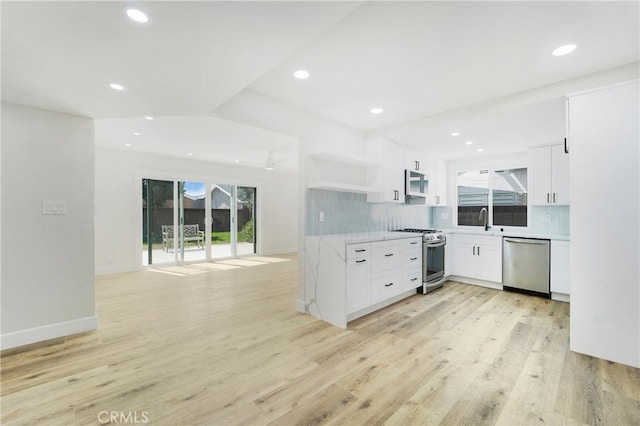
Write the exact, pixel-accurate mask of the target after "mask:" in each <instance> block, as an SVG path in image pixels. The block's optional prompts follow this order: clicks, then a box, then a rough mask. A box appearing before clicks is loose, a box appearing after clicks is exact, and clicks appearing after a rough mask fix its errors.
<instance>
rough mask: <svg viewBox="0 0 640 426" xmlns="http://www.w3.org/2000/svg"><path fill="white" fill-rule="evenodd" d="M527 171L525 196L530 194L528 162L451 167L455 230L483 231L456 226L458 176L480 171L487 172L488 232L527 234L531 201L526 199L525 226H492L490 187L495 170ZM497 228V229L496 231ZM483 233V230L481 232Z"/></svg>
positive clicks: (491, 193)
mask: <svg viewBox="0 0 640 426" xmlns="http://www.w3.org/2000/svg"><path fill="white" fill-rule="evenodd" d="M523 168H524V169H527V182H528V185H527V186H528V188H527V194H529V193H530V187H531V184H530V183H531V167H530V165H529V163H528V161H526V160H523V159H520V160H512V161H504V160H502V161H493V162H491V163H490V164H486V163H485V164H481V163H469V164H458V165H455V166H454V167H453V170H452V171H453V174H452V175H453V178H454V182H453V196H454V197H453V203H452V204H453V225H454V227H456V228H459V229H464V230H483V229H482V226H474V225H460V224H458V175H459V174H460V173H464V172H473V171H480V170H487V171H488V190H489V197H488V209H487V210H488V222H487V223H488V225H489V227H490V228H489V231H488V232H491V231H493V232H498V231H500V232H520V233H522V232H523V231H524V232H528V231H529V230H530V227H531V200H530V197H527V226H506V225H494V224H493V207H494V206H493V190H494V188H493V185H492V179H491V177H492V174H493V173H495V171H496V170H507V169H523ZM496 227H497V229H496ZM483 232H484V230H483Z"/></svg>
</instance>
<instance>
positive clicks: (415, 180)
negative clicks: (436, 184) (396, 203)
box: [404, 169, 429, 204]
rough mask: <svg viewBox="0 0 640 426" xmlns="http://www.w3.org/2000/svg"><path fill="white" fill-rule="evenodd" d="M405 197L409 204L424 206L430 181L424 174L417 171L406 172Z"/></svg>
mask: <svg viewBox="0 0 640 426" xmlns="http://www.w3.org/2000/svg"><path fill="white" fill-rule="evenodd" d="M404 186H405V188H404V195H405V202H406V203H407V204H424V203H425V202H426V201H427V192H428V187H429V181H428V180H427V178H426V176H425V175H424V173H420V172H418V171H415V170H409V169H407V170H405V171H404Z"/></svg>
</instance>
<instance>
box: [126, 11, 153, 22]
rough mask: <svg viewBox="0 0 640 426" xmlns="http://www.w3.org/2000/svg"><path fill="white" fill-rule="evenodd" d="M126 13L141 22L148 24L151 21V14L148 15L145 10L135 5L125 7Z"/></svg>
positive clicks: (133, 19) (130, 17)
mask: <svg viewBox="0 0 640 426" xmlns="http://www.w3.org/2000/svg"><path fill="white" fill-rule="evenodd" d="M124 13H126V14H127V16H128V17H129V19H131V20H132V21H135V22H137V23H139V24H146V23H147V22H149V15H147V14H146V13H145V12H143V11H142V10H140V9H137V8H135V7H127V8H125V10H124Z"/></svg>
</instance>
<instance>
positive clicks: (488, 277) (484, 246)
mask: <svg viewBox="0 0 640 426" xmlns="http://www.w3.org/2000/svg"><path fill="white" fill-rule="evenodd" d="M453 255H454V257H455V264H454V274H455V275H459V276H461V277H467V278H474V279H478V280H484V281H491V282H495V283H502V237H497V236H483V235H462V234H458V235H456V236H455V238H454V241H453Z"/></svg>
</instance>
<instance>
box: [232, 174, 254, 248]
mask: <svg viewBox="0 0 640 426" xmlns="http://www.w3.org/2000/svg"><path fill="white" fill-rule="evenodd" d="M237 194H238V196H237V200H238V202H237V203H236V224H237V227H236V231H237V235H238V243H237V246H236V247H237V255H239V256H242V255H247V254H254V253H256V188H253V187H250V186H238V187H237Z"/></svg>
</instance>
